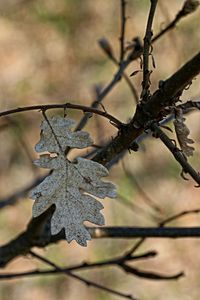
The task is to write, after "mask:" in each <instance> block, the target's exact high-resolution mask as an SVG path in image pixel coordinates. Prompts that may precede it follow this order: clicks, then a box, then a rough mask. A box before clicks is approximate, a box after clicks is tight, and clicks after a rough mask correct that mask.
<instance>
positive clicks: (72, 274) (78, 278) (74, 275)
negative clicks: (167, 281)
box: [29, 251, 136, 300]
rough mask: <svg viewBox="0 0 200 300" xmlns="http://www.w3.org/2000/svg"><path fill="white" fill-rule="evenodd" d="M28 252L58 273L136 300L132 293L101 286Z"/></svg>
mask: <svg viewBox="0 0 200 300" xmlns="http://www.w3.org/2000/svg"><path fill="white" fill-rule="evenodd" d="M29 253H30V254H31V256H33V257H35V258H36V259H38V260H40V261H42V262H43V263H45V264H47V265H49V266H51V267H53V268H54V269H55V270H56V271H57V272H59V273H62V274H64V275H67V276H69V277H72V278H74V279H76V280H79V281H81V282H83V283H84V284H86V285H87V286H92V287H94V288H96V289H99V290H102V291H104V292H107V293H110V294H113V295H115V296H119V297H122V298H126V299H131V300H136V298H135V297H133V296H132V295H128V294H124V293H122V292H118V291H115V290H113V289H111V288H108V287H106V286H103V285H101V284H98V283H96V282H94V281H91V280H89V279H86V278H83V277H82V276H80V275H77V274H74V273H73V272H72V271H70V270H68V269H63V268H60V267H59V266H58V265H56V264H55V263H53V262H52V261H50V260H49V259H47V258H45V257H43V256H41V255H39V254H37V253H35V252H33V251H29Z"/></svg>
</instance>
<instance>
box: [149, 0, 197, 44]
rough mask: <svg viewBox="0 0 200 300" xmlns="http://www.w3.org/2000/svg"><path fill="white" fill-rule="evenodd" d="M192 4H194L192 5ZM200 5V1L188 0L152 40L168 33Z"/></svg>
mask: <svg viewBox="0 0 200 300" xmlns="http://www.w3.org/2000/svg"><path fill="white" fill-rule="evenodd" d="M190 4H192V5H191V6H190ZM198 6H199V2H198V1H196V0H189V1H188V0H186V1H185V2H184V4H183V7H182V9H181V10H180V11H179V12H178V13H177V15H176V16H175V18H174V20H172V21H171V22H170V23H169V24H168V25H167V26H166V27H165V28H164V29H163V30H161V31H160V32H159V33H158V34H156V35H155V37H154V38H153V39H152V42H155V41H157V40H158V39H159V38H160V37H161V36H162V35H163V34H165V33H167V32H168V31H170V30H172V29H173V28H174V27H176V25H177V23H178V22H179V21H180V20H181V19H182V18H184V17H186V16H187V15H188V14H191V13H193V12H194V11H196V10H197V8H198Z"/></svg>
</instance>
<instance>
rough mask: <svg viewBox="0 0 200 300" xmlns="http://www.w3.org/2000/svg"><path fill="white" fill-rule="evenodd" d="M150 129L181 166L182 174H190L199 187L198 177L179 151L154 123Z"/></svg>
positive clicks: (199, 177) (199, 178) (199, 176)
mask: <svg viewBox="0 0 200 300" xmlns="http://www.w3.org/2000/svg"><path fill="white" fill-rule="evenodd" d="M151 129H152V131H153V132H155V133H156V135H157V136H158V137H159V138H160V139H161V141H162V142H163V143H164V144H165V146H166V147H167V148H168V149H169V150H170V152H171V153H172V154H173V156H174V157H175V159H176V160H177V161H178V162H179V164H180V165H181V166H182V168H183V171H184V173H188V174H190V176H191V177H192V178H193V179H194V180H195V181H196V182H197V183H198V185H200V175H199V173H198V172H196V171H195V170H194V169H193V168H192V166H191V165H190V164H189V163H188V162H187V159H186V157H185V156H184V154H183V153H182V151H181V150H179V149H178V148H177V147H176V146H175V145H174V143H173V142H172V141H171V140H170V138H168V136H167V135H166V134H165V133H164V132H163V131H162V130H161V129H160V128H159V126H157V125H156V124H155V123H154V124H152V125H151Z"/></svg>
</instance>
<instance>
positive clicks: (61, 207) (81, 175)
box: [30, 116, 116, 246]
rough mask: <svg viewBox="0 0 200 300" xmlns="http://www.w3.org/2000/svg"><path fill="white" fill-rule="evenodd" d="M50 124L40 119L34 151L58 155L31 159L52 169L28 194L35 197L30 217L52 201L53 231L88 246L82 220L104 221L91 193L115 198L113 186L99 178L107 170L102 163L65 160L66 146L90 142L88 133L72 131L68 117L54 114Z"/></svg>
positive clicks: (81, 146)
mask: <svg viewBox="0 0 200 300" xmlns="http://www.w3.org/2000/svg"><path fill="white" fill-rule="evenodd" d="M49 123H50V125H51V127H50V126H49V124H48V122H47V121H46V120H44V121H43V122H42V126H41V128H42V132H41V139H40V141H39V143H38V144H37V145H36V151H37V152H44V151H49V152H50V153H57V156H56V157H51V155H50V154H44V155H41V156H40V158H39V159H38V160H36V161H35V162H34V163H35V164H36V165H37V166H39V167H42V168H47V169H52V170H53V171H52V173H51V174H50V175H49V176H48V177H46V178H45V180H44V181H43V182H42V183H40V184H39V185H38V186H37V187H35V188H34V189H33V190H32V192H31V195H30V197H31V198H32V199H34V200H35V202H34V205H33V217H37V216H39V215H40V214H42V213H43V212H44V211H45V210H47V209H48V208H49V207H50V206H51V205H53V204H55V206H56V209H55V212H54V214H53V217H52V220H51V232H52V234H57V233H59V232H60V231H61V230H62V229H63V228H64V230H65V236H66V240H67V241H68V242H71V241H72V240H76V241H77V243H79V244H80V245H82V246H87V240H90V239H91V236H90V234H89V232H88V231H87V229H86V228H85V226H84V225H83V222H84V221H89V222H91V223H94V224H97V225H103V224H104V217H103V215H102V214H101V213H100V210H102V209H103V205H102V204H101V203H100V202H99V201H98V200H97V199H95V198H94V197H93V196H95V197H99V198H102V199H103V198H105V197H110V198H114V197H115V196H116V188H115V186H114V185H113V184H112V183H110V182H104V181H102V180H101V177H105V176H107V175H108V170H107V169H106V168H105V167H104V166H102V165H101V164H99V163H96V162H93V161H91V160H87V159H84V158H81V157H78V158H77V159H76V160H75V161H74V162H71V161H69V160H68V159H66V157H65V155H64V151H65V149H66V147H78V148H84V147H86V146H89V145H90V144H91V143H92V140H91V138H90V137H89V134H88V133H86V132H82V131H77V132H71V127H72V126H73V125H74V121H72V120H70V119H64V118H61V117H58V116H56V117H53V118H51V119H49ZM52 130H53V132H52ZM54 135H55V136H54ZM58 144H59V145H58ZM61 149H62V151H61Z"/></svg>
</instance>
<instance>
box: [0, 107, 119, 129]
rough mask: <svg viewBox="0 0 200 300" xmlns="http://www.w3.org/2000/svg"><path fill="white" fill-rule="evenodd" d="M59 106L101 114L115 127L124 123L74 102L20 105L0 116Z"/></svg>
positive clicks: (102, 112)
mask: <svg viewBox="0 0 200 300" xmlns="http://www.w3.org/2000/svg"><path fill="white" fill-rule="evenodd" d="M57 108H63V109H67V108H68V109H76V110H82V111H83V112H89V113H94V114H97V115H100V116H102V117H104V118H106V119H108V120H110V122H111V124H113V125H115V127H117V128H120V127H121V125H122V123H121V122H120V121H119V120H118V119H116V118H115V117H114V116H112V115H110V114H108V113H107V112H105V111H101V110H98V109H96V108H93V107H88V106H84V105H78V104H72V103H64V104H44V105H32V106H24V107H18V108H15V109H10V110H7V111H3V112H0V117H4V116H8V115H12V114H16V113H21V112H27V111H33V110H39V111H40V110H41V111H47V110H49V109H57Z"/></svg>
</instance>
